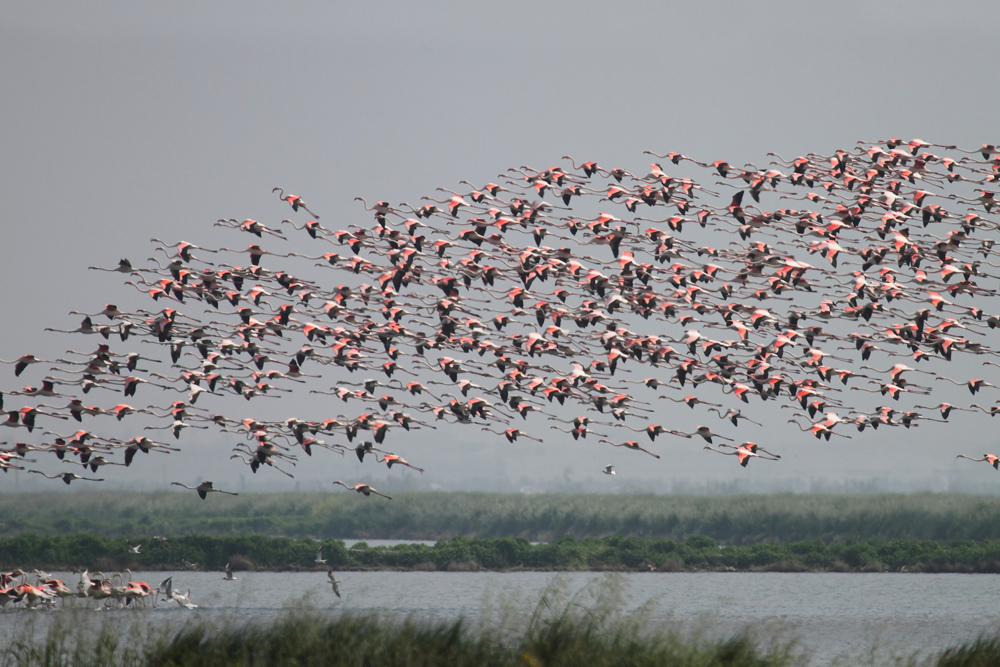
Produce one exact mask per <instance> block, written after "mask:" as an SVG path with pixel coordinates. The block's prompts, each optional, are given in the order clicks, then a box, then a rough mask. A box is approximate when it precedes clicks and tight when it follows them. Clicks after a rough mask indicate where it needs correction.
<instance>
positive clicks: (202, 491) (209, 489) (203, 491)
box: [170, 482, 240, 500]
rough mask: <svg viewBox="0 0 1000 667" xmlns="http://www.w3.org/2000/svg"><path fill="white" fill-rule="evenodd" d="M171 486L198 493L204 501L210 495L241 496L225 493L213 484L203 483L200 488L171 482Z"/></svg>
mask: <svg viewBox="0 0 1000 667" xmlns="http://www.w3.org/2000/svg"><path fill="white" fill-rule="evenodd" d="M170 485H171V486H181V487H184V488H185V489H188V490H189V491H197V492H198V495H199V496H200V497H201V499H202V500H205V498H206V497H207V496H208V494H209V493H225V494H226V495H228V496H238V495H240V494H238V493H234V492H232V491H223V490H222V489H217V488H215V487H214V486H213V485H212V483H211V482H202V483H201V484H199V485H198V486H188V485H187V484H181V483H180V482H170Z"/></svg>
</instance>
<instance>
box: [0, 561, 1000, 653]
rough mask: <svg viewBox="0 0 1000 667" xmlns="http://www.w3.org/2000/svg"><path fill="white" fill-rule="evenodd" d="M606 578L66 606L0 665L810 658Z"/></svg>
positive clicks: (782, 642) (16, 643) (784, 642)
mask: <svg viewBox="0 0 1000 667" xmlns="http://www.w3.org/2000/svg"><path fill="white" fill-rule="evenodd" d="M622 589H623V585H622V581H621V580H620V579H619V578H616V577H615V576H614V575H610V576H605V577H602V578H600V579H597V580H595V581H593V582H592V583H591V584H590V585H589V586H587V587H585V588H584V589H583V590H581V591H578V592H577V593H575V594H572V595H571V594H569V593H568V591H567V589H566V587H565V586H564V585H563V583H562V582H561V581H559V580H558V579H556V580H554V581H553V582H552V583H551V584H550V586H549V587H548V588H547V589H546V590H545V591H544V592H543V593H542V594H541V595H540V596H539V597H538V599H537V602H536V604H535V605H534V608H533V611H530V612H529V613H527V614H525V613H523V611H517V610H516V609H515V607H513V606H509V605H505V604H504V602H503V601H502V600H501V601H500V602H499V603H497V604H495V605H493V606H489V605H488V603H487V607H486V608H485V609H484V610H483V613H482V614H481V615H480V616H479V617H478V618H477V619H474V620H467V619H457V620H433V619H421V618H417V617H415V616H408V617H405V618H399V617H394V616H390V615H376V614H354V613H341V614H331V613H329V612H323V611H320V610H317V609H310V608H308V606H307V605H305V606H304V607H302V608H299V609H297V610H295V611H289V612H287V613H286V614H285V615H283V616H281V617H280V618H278V619H276V620H273V621H270V622H250V623H246V622H243V623H238V622H235V621H233V620H231V619H225V618H216V619H210V618H204V617H196V618H194V619H193V620H190V621H189V622H187V623H185V624H183V625H181V626H180V627H174V628H163V627H157V626H155V625H154V624H152V623H141V622H138V621H131V622H129V623H126V622H122V621H121V620H120V619H111V618H101V619H99V620H93V614H92V612H90V613H89V616H88V617H87V620H89V621H90V622H89V623H88V622H86V621H85V620H84V619H82V618H77V617H75V616H73V615H72V613H71V612H66V614H67V615H66V616H65V618H64V619H60V620H59V621H57V622H55V623H53V624H52V625H51V626H50V628H49V630H48V632H47V633H46V634H45V636H44V637H42V638H38V637H36V636H35V633H34V632H33V630H34V628H33V627H32V625H31V621H29V623H28V624H26V625H25V626H23V627H22V628H21V629H20V630H19V631H16V632H15V633H14V634H13V636H12V638H11V639H10V641H8V642H7V643H6V644H5V645H4V646H2V647H0V667H14V666H18V667H20V666H24V667H139V666H150V667H160V666H163V667H166V666H168V665H189V666H195V667H197V666H201V665H206V666H209V665H211V666H213V667H214V666H215V665H241V666H248V667H249V666H257V665H260V666H264V665H267V666H283V665H296V666H311V665H317V666H318V665H324V666H325V665H359V666H361V665H401V666H413V667H416V666H423V665H445V664H446V665H454V666H457V667H461V666H465V665H468V666H470V667H472V666H484V667H490V666H493V665H496V666H498V667H499V666H504V667H514V666H521V667H523V666H525V665H530V666H532V667H541V666H543V665H545V666H562V665H566V666H570V665H574V666H575V665H594V666H596V667H601V666H604V665H609V666H610V665H636V666H643V665H650V666H652V665H656V666H677V667H689V666H690V667H696V666H697V667H723V666H726V667H744V666H747V667H751V666H752V667H793V666H803V667H804V666H806V665H810V664H813V663H812V661H811V660H810V652H809V650H808V649H807V648H806V647H803V646H801V645H799V643H798V642H797V641H796V640H795V639H787V638H778V637H777V636H775V635H769V634H768V632H767V631H761V630H759V629H758V630H755V629H754V627H753V625H752V620H751V621H748V625H747V627H745V628H744V629H742V630H737V631H735V633H734V634H731V635H729V636H709V635H706V634H704V633H700V632H699V631H698V630H697V629H693V630H692V629H687V628H683V627H679V626H678V625H677V624H675V623H672V622H670V621H662V620H661V621H653V620H651V619H652V616H651V614H650V613H649V612H650V609H651V605H645V606H643V607H640V608H639V609H638V610H634V611H626V610H625V595H624V593H623V590H622ZM832 664H834V665H847V664H852V665H856V664H868V665H873V666H874V665H895V666H901V665H907V666H913V667H918V666H923V667H930V666H932V665H935V666H940V667H960V666H961V667H979V666H982V667H986V666H992V665H996V664H1000V637H996V636H982V637H979V638H977V639H975V640H973V641H970V642H967V643H964V644H960V645H957V646H950V647H944V648H942V649H940V650H939V651H937V652H934V653H931V654H929V655H927V654H925V655H919V654H916V653H914V654H911V655H899V654H897V653H894V652H892V651H888V650H885V651H884V650H881V649H879V647H874V648H873V649H872V651H871V652H870V653H868V654H867V655H858V656H852V655H846V656H839V657H837V658H836V659H835V660H834V661H833V663H832Z"/></svg>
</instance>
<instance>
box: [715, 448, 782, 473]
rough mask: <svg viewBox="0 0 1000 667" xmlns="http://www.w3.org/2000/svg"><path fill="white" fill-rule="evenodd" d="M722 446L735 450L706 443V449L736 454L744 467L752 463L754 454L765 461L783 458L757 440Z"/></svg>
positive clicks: (731, 454) (729, 454)
mask: <svg viewBox="0 0 1000 667" xmlns="http://www.w3.org/2000/svg"><path fill="white" fill-rule="evenodd" d="M720 447H727V448H730V449H732V450H733V451H731V452H724V451H722V450H721V449H716V448H715V447H711V446H709V445H705V449H710V450H712V451H713V452H718V453H719V454H724V455H726V456H736V457H739V463H740V465H741V466H743V467H744V468H746V467H747V464H748V463H750V457H752V456H753V457H757V458H759V459H762V460H764V461H777V460H778V459H780V458H781V457H780V456H778V455H777V454H772V453H771V452H769V451H767V450H766V449H764V448H763V447H761V446H759V445H758V444H757V443H755V442H744V443H743V444H742V445H740V446H738V447H736V446H733V445H725V444H724V445H720ZM762 454H766V455H767V456H762Z"/></svg>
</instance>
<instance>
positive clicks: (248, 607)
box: [0, 571, 1000, 665]
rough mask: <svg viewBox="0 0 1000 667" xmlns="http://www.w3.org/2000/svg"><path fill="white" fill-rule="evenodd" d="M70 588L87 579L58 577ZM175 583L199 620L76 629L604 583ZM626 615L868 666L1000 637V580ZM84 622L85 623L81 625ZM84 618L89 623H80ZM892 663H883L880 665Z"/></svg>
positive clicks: (401, 609) (471, 577)
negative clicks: (891, 656)
mask: <svg viewBox="0 0 1000 667" xmlns="http://www.w3.org/2000/svg"><path fill="white" fill-rule="evenodd" d="M54 574H56V576H59V577H60V578H62V579H63V580H64V581H66V582H67V584H68V585H69V586H70V587H71V588H75V584H76V581H77V580H78V577H77V576H76V575H71V574H67V573H54ZM168 576H172V577H173V585H174V588H176V589H179V590H181V591H186V590H188V589H190V590H191V598H192V600H193V601H194V602H195V603H196V604H198V605H199V607H198V609H197V610H195V611H188V610H185V609H181V608H180V607H178V606H177V605H176V604H174V603H164V602H161V603H160V605H159V607H158V608H156V609H152V608H150V609H146V610H109V611H103V612H100V613H98V612H86V613H84V614H82V615H73V624H74V625H78V624H80V623H83V624H89V623H93V624H95V625H96V624H99V623H100V622H101V621H103V620H104V619H110V618H115V619H122V620H124V621H127V622H129V623H131V622H137V623H140V624H147V623H148V624H155V625H156V626H157V627H174V626H179V625H180V624H182V623H183V622H185V621H187V620H190V619H191V618H193V617H200V618H203V619H218V620H222V619H225V620H227V621H230V622H235V623H244V622H248V621H266V620H268V619H272V618H275V617H277V616H279V615H280V614H281V613H283V611H285V610H287V609H289V608H300V607H308V608H311V609H315V610H317V611H318V612H321V613H332V614H336V613H339V612H341V611H353V612H380V613H392V614H398V615H403V616H405V615H414V616H416V617H419V618H437V619H442V618H443V619H449V618H456V617H458V616H465V617H467V618H473V619H475V618H479V617H481V615H482V614H484V613H491V611H492V612H496V610H497V606H498V605H499V600H501V599H502V600H504V601H505V602H504V604H505V605H506V608H507V609H508V610H510V609H514V610H517V611H520V610H523V611H529V610H531V609H533V608H534V605H535V603H536V602H537V599H538V595H539V594H540V593H541V592H542V591H543V590H544V589H545V588H546V587H547V586H549V585H550V584H551V583H552V582H553V579H555V578H557V577H558V578H559V579H560V580H561V581H562V582H563V583H564V584H565V585H566V587H567V590H568V591H569V593H570V594H573V593H574V592H578V591H580V590H581V589H584V588H585V587H586V586H587V584H588V583H590V582H593V581H595V579H600V578H601V576H602V575H596V574H594V573H567V574H559V575H554V574H553V573H549V572H509V573H493V572H340V573H337V578H338V579H339V580H340V581H341V584H340V590H341V593H342V595H343V598H342V599H338V598H336V597H335V596H334V595H333V592H332V590H331V587H330V584H329V583H328V581H327V576H326V572H325V571H316V572H295V573H274V572H238V573H237V580H236V581H226V580H224V577H223V574H222V573H221V572H172V573H171V572H149V573H142V572H136V573H135V580H137V581H138V580H145V581H147V582H149V583H150V584H151V585H153V586H156V585H158V584H159V583H160V582H161V581H162V580H164V579H165V578H166V577H168ZM614 581H617V582H621V587H622V592H623V595H624V599H625V600H626V602H625V610H626V611H631V610H635V609H638V608H639V606H640V605H643V604H644V603H650V610H651V611H650V614H651V617H652V619H653V620H654V621H658V622H669V623H670V624H671V627H675V628H676V627H678V626H680V627H681V628H683V629H685V630H689V631H695V632H703V633H707V634H709V635H716V634H721V635H730V634H734V633H736V632H738V631H740V630H742V629H743V628H745V627H747V626H752V627H758V628H761V629H762V630H763V631H764V635H765V636H769V635H777V636H779V637H782V638H792V637H795V638H798V639H799V641H800V644H801V645H802V646H803V647H805V648H806V649H808V650H809V651H811V652H812V654H813V656H814V660H813V663H814V664H817V665H823V664H829V663H830V662H831V660H833V659H834V658H835V657H838V656H840V657H841V659H842V660H844V656H845V655H849V656H850V658H849V659H847V662H844V664H858V663H861V662H863V661H867V660H868V659H869V657H870V656H869V652H870V651H871V650H872V649H873V647H878V650H879V651H881V652H882V653H881V654H880V655H881V656H882V657H883V658H884V657H887V653H886V652H887V651H888V652H894V653H896V654H901V655H909V654H911V653H913V652H914V651H918V650H922V651H938V650H941V649H943V648H944V647H945V646H948V645H952V644H956V643H960V642H963V641H967V640H970V639H973V638H975V637H976V635H977V634H979V633H980V632H995V631H998V630H1000V610H998V607H997V604H996V600H997V599H1000V577H997V576H996V575H982V574H841V573H820V574H814V573H739V572H727V573H720V572H708V573H629V574H622V575H618V577H617V578H616V579H615V580H614ZM68 616H69V615H68V614H65V613H64V612H61V611H55V612H50V611H44V610H41V611H35V612H26V611H13V610H11V611H8V612H7V613H6V614H4V615H3V617H2V619H0V640H3V639H5V636H6V637H9V636H10V634H11V633H13V632H16V631H17V630H18V629H19V628H20V629H23V628H24V627H25V623H27V622H29V621H28V619H31V622H33V628H32V629H31V632H32V633H33V634H34V636H36V637H42V636H44V633H45V631H46V630H47V628H48V627H49V626H50V625H51V623H52V622H53V620H54V619H56V618H67V617H68ZM81 616H82V618H81ZM78 619H79V620H78ZM879 662H881V661H879Z"/></svg>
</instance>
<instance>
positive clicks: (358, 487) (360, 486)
mask: <svg viewBox="0 0 1000 667" xmlns="http://www.w3.org/2000/svg"><path fill="white" fill-rule="evenodd" d="M334 484H340V485H341V486H342V487H344V488H345V489H351V490H353V491H357V492H358V493H363V494H364V495H365V496H370V495H371V494H373V493H374V494H375V495H376V496H382V497H383V498H388V499H389V500H392V498H389V496H387V495H385V494H384V493H379V492H378V491H376V490H375V488H374V487H371V486H368V485H367V484H365V483H363V482H359V483H357V484H355V485H354V486H348V485H347V484H344V483H343V482H341V481H340V480H339V479H338V480H336V481H334Z"/></svg>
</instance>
